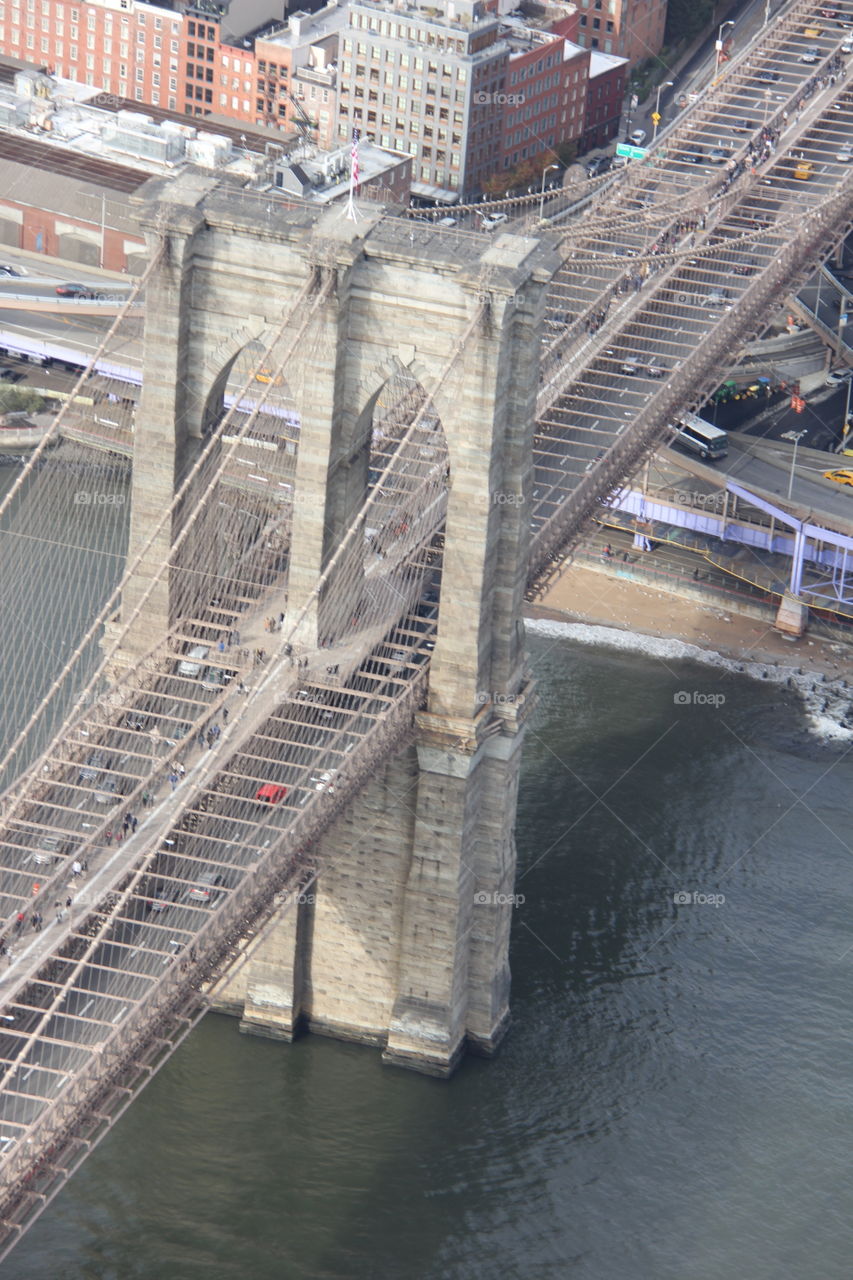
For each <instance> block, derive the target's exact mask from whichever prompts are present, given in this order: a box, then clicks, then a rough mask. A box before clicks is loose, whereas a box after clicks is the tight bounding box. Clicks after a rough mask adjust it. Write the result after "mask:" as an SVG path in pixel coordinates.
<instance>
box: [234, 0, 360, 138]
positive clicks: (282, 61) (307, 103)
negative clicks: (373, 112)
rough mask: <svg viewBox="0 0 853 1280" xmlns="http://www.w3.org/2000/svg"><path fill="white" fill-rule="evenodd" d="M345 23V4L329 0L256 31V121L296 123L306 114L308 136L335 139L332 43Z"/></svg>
mask: <svg viewBox="0 0 853 1280" xmlns="http://www.w3.org/2000/svg"><path fill="white" fill-rule="evenodd" d="M348 23H349V15H348V11H347V7H346V5H345V4H340V3H338V0H330V3H329V4H327V5H325V6H324V7H323V8H322V9H318V10H316V11H315V12H313V13H301V12H300V13H293V14H291V15H290V18H289V19H288V22H287V24H286V25H285V26H281V25H279V26H278V27H276V28H275V29H273V30H271V31H267V32H265V33H263V34H261V35H258V36H257V37H256V39H255V68H256V77H257V82H256V88H257V92H256V95H255V102H254V106H255V117H254V118H255V121H256V123H258V124H265V125H267V126H269V127H276V128H285V129H298V128H299V125H300V122H304V121H305V118H306V117H307V119H308V121H310V129H309V133H310V137H311V138H312V140H313V141H314V142H316V143H317V144H318V145H319V146H321V147H332V146H335V145H336V143H337V133H336V128H335V115H336V106H337V73H338V65H337V64H338V43H339V36H340V32H341V31H342V30H343V29H344V28H346V26H347V25H348ZM294 99H295V100H296V103H298V106H296V105H295V104H294Z"/></svg>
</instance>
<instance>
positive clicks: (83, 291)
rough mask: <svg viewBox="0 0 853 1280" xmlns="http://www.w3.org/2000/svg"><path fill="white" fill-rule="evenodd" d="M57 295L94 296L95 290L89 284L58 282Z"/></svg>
mask: <svg viewBox="0 0 853 1280" xmlns="http://www.w3.org/2000/svg"><path fill="white" fill-rule="evenodd" d="M56 296H57V297H58V298H94V297H95V290H94V289H92V288H90V287H89V285H87V284H58V285H57V286H56Z"/></svg>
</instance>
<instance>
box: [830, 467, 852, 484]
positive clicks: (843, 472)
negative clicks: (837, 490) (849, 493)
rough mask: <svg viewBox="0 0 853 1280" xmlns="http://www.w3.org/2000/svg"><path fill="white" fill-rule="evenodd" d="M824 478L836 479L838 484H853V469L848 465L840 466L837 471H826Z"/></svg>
mask: <svg viewBox="0 0 853 1280" xmlns="http://www.w3.org/2000/svg"><path fill="white" fill-rule="evenodd" d="M823 478H824V480H834V481H835V482H836V484H849V485H851V486H853V471H850V470H848V469H847V468H846V467H840V468H838V469H837V470H835V471H824V473H823Z"/></svg>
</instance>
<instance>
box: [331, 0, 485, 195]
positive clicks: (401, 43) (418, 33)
mask: <svg viewBox="0 0 853 1280" xmlns="http://www.w3.org/2000/svg"><path fill="white" fill-rule="evenodd" d="M508 54H509V50H508V48H507V45H506V44H505V43H504V42H503V41H502V40H501V39H500V23H499V21H498V19H497V18H496V17H495V16H494V15H493V14H490V13H489V12H488V10H487V9H486V6H485V4H484V3H483V0H445V2H444V3H441V0H439V4H438V7H436V2H435V0H432V2H431V3H429V4H420V3H418V0H415V3H414V4H405V5H404V4H400V5H399V6H398V5H395V4H393V3H388V4H383V3H378V2H377V0H355V3H353V4H352V5H351V6H350V25H349V28H348V30H346V31H345V32H344V34H343V36H342V38H341V47H340V54H339V64H338V135H339V137H340V138H341V139H342V140H343V139H345V138H347V137H349V136H350V135H351V132H352V129H353V128H354V127H358V128H359V129H360V130H361V132H362V133H363V134H365V135H367V136H369V137H371V138H372V139H373V141H375V142H377V143H378V144H379V145H380V146H382V147H386V148H389V149H393V150H396V151H408V152H410V153H411V154H413V155H414V156H415V164H414V169H413V173H412V192H413V194H415V195H416V196H420V197H422V198H425V199H433V200H437V201H444V202H446V203H452V202H453V201H455V200H457V199H459V197H460V196H462V197H466V196H468V195H469V194H471V193H473V192H475V191H477V190H479V188H480V187H481V185H482V183H483V182H484V181H485V179H486V178H487V177H488V176H489V174H490V173H491V172H492V171H493V170H494V168H495V165H496V161H497V157H498V155H499V153H500V145H501V129H502V111H503V108H502V104H501V102H500V98H501V95H502V94H504V92H505V89H504V81H505V72H506V64H507V59H508Z"/></svg>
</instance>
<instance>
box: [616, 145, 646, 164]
mask: <svg viewBox="0 0 853 1280" xmlns="http://www.w3.org/2000/svg"><path fill="white" fill-rule="evenodd" d="M616 154H617V156H625V157H626V158H627V159H628V160H645V158H646V156H647V155H648V152H647V150H646V148H645V147H631V146H629V145H628V143H627V142H617V144H616Z"/></svg>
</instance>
